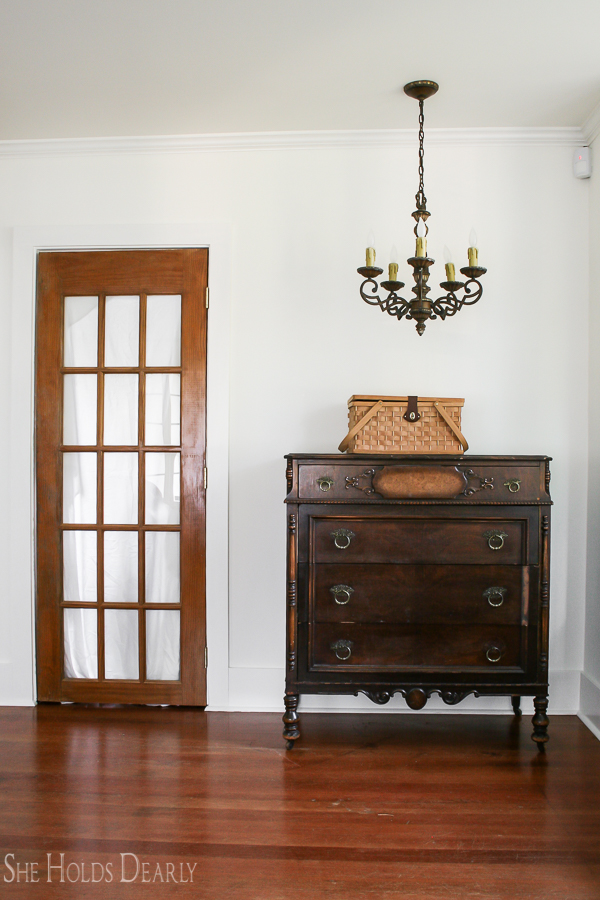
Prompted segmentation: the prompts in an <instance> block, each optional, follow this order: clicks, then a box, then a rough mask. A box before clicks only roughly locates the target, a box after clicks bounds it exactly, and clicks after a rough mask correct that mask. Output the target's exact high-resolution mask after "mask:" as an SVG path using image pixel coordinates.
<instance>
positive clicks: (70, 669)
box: [63, 609, 98, 678]
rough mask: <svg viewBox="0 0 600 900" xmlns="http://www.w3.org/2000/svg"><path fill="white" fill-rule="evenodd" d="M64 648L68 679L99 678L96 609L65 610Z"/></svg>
mask: <svg viewBox="0 0 600 900" xmlns="http://www.w3.org/2000/svg"><path fill="white" fill-rule="evenodd" d="M63 612H64V619H63V624H64V648H65V676H66V677H67V678H97V677H98V613H97V611H96V610H95V609H65V610H63Z"/></svg>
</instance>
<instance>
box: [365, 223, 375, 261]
mask: <svg viewBox="0 0 600 900" xmlns="http://www.w3.org/2000/svg"><path fill="white" fill-rule="evenodd" d="M375 256H376V254H375V235H374V234H373V232H372V231H370V232H369V233H368V235H367V266H368V267H369V268H373V266H374V265H375Z"/></svg>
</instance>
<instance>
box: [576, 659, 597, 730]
mask: <svg viewBox="0 0 600 900" xmlns="http://www.w3.org/2000/svg"><path fill="white" fill-rule="evenodd" d="M579 718H580V719H581V721H582V722H583V723H584V725H587V727H588V728H589V729H590V731H591V732H592V734H594V735H595V736H596V737H597V738H598V740H600V684H598V682H597V681H596V679H595V678H592V676H591V675H586V674H585V672H582V673H581V708H580V710H579Z"/></svg>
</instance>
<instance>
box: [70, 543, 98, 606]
mask: <svg viewBox="0 0 600 900" xmlns="http://www.w3.org/2000/svg"><path fill="white" fill-rule="evenodd" d="M97 555H98V536H97V533H96V532H95V531H63V599H64V601H65V603H95V602H96V597H97V578H98V573H97Z"/></svg>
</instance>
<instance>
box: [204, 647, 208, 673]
mask: <svg viewBox="0 0 600 900" xmlns="http://www.w3.org/2000/svg"><path fill="white" fill-rule="evenodd" d="M204 668H205V669H208V647H205V648H204Z"/></svg>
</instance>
